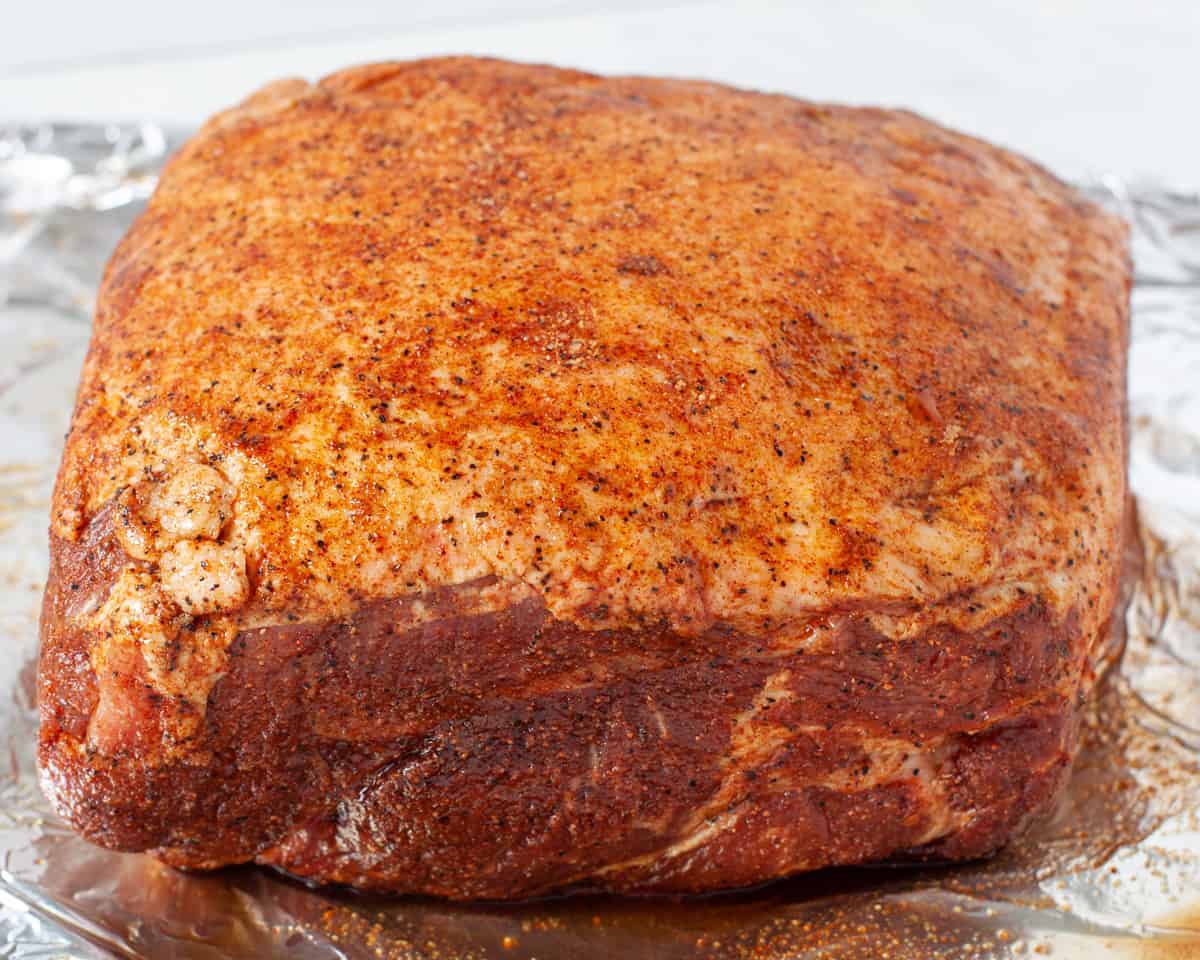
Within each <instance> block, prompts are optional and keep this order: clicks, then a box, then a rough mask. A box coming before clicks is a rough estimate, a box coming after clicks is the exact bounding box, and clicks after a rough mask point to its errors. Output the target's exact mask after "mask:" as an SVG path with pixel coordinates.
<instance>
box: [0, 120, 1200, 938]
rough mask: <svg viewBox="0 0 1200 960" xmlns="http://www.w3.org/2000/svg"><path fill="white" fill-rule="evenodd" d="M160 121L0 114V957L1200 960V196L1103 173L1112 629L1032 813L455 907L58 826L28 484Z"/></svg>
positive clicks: (39, 534)
mask: <svg viewBox="0 0 1200 960" xmlns="http://www.w3.org/2000/svg"><path fill="white" fill-rule="evenodd" d="M177 139H178V138H177V137H175V136H173V135H172V134H170V133H167V132H164V131H162V130H160V129H158V128H157V127H153V126H150V125H140V126H68V125H42V126H37V125H33V126H30V125H27V126H21V127H12V128H4V127H0V344H2V346H3V350H2V351H0V438H2V439H3V443H2V444H0V598H2V599H0V633H2V634H3V636H2V637H0V957H12V958H23V960H32V958H50V957H55V958H88V960H92V958H101V957H110V956H121V957H159V956H170V957H179V958H217V957H231V956H235V957H236V956H245V957H264V958H265V957H282V956H288V957H299V958H313V960H317V958H335V957H336V958H360V957H361V958H376V957H397V958H410V957H411V958H439V957H441V958H452V957H453V958H485V957H503V958H513V960H517V958H534V957H536V958H539V960H553V958H558V957H564V958H566V957H569V958H572V960H587V958H599V957H628V958H637V957H654V958H685V957H688V958H690V957H730V958H738V957H746V958H750V957H754V958H758V960H783V958H796V960H804V958H816V957H821V958H847V960H849V958H860V957H861V958H883V957H895V958H921V957H962V956H973V957H980V958H987V957H997V958H1002V957H1029V956H1040V955H1048V956H1053V957H1059V958H1069V957H1087V958H1088V960H1093V958H1097V957H1106V958H1107V957H1113V958H1117V957H1129V958H1134V957H1136V958H1179V960H1182V958H1185V957H1197V956H1200V196H1198V195H1195V194H1188V193H1180V192H1174V191H1172V190H1170V189H1169V188H1166V187H1163V186H1159V185H1155V184H1150V183H1132V184H1131V183H1124V182H1121V181H1118V180H1115V179H1114V180H1105V181H1102V182H1099V183H1096V184H1093V185H1089V186H1088V188H1087V189H1088V192H1089V193H1090V194H1091V196H1092V197H1093V198H1094V199H1096V200H1097V201H1098V202H1100V203H1103V204H1104V205H1106V206H1108V207H1110V208H1111V209H1114V210H1116V211H1117V212H1118V213H1120V214H1121V215H1122V216H1123V217H1124V218H1125V219H1126V220H1127V221H1128V222H1129V223H1130V225H1131V227H1132V229H1133V249H1134V260H1135V265H1136V284H1135V289H1134V292H1133V331H1132V347H1131V352H1130V358H1129V366H1130V369H1129V373H1130V415H1131V418H1130V424H1131V437H1132V452H1131V464H1130V469H1131V479H1132V484H1133V489H1134V493H1135V495H1136V498H1137V521H1136V524H1137V528H1138V534H1139V536H1138V538H1137V539H1136V541H1135V542H1133V543H1132V544H1131V552H1132V553H1133V554H1134V557H1133V559H1134V561H1135V563H1134V564H1133V567H1134V568H1135V569H1137V570H1138V573H1137V575H1136V576H1135V577H1133V578H1132V579H1131V582H1130V588H1131V600H1130V604H1129V607H1128V613H1127V617H1126V623H1125V627H1126V634H1127V639H1126V652H1125V656H1124V658H1123V660H1122V661H1121V662H1120V664H1119V665H1118V666H1117V667H1116V668H1114V670H1113V671H1112V672H1111V674H1110V676H1109V680H1108V682H1107V683H1106V685H1105V686H1104V688H1103V690H1102V692H1101V693H1100V695H1099V697H1098V698H1097V699H1096V702H1095V704H1094V705H1093V706H1092V708H1091V709H1090V710H1089V712H1088V714H1087V717H1086V720H1085V735H1084V743H1083V748H1082V750H1081V752H1080V755H1079V758H1078V761H1077V762H1076V765H1075V770H1074V774H1073V777H1072V780H1071V784H1070V787H1069V788H1068V790H1067V792H1066V795H1065V796H1064V798H1063V801H1062V804H1061V805H1060V808H1059V809H1058V811H1057V813H1056V814H1055V815H1054V816H1053V817H1052V818H1050V819H1049V820H1047V821H1046V822H1044V823H1041V824H1039V825H1038V826H1037V827H1035V828H1034V830H1033V831H1032V832H1031V833H1030V834H1028V835H1027V836H1025V837H1024V838H1022V839H1021V840H1019V841H1018V842H1016V843H1015V844H1014V845H1012V846H1011V847H1009V848H1008V849H1006V850H1004V851H1003V852H1002V853H1000V854H999V855H998V856H997V857H995V858H994V859H992V860H989V861H987V862H984V863H976V864H967V865H963V866H955V867H943V868H925V869H911V868H884V867H877V868H862V869H846V870H833V871H824V872H822V873H819V874H816V875H812V876H802V877H799V878H796V879H794V880H791V881H788V882H784V883H780V884H775V885H773V886H770V887H767V888H763V889H760V890H757V891H749V892H740V893H735V894H730V895H725V896H719V897H712V898H709V899H703V900H693V901H685V902H673V901H665V900H624V901H622V900H615V899H602V898H575V899H565V900H555V901H543V902H540V903H530V904H523V905H518V906H497V905H487V904H480V905H474V906H463V905H451V904H444V903H439V902H433V901H423V900H411V899H410V900H384V899H376V898H368V897H360V896H354V895H350V894H331V893H322V892H318V891H314V890H310V889H308V888H305V887H302V886H299V885H297V884H295V883H292V882H290V881H288V880H286V879H283V878H281V877H278V876H276V875H274V874H271V873H267V872H264V871H260V870H255V869H249V868H247V869H238V870H230V871H223V872H220V873H217V874H213V875H187V874H182V873H178V872H175V871H173V870H171V869H169V868H166V867H163V866H162V865H161V864H159V863H157V862H156V861H154V860H152V859H150V858H148V857H143V856H139V855H132V854H118V853H112V852H109V851H105V850H101V849H99V848H97V847H93V846H91V845H90V844H88V843H86V842H85V841H83V840H81V839H79V838H78V837H76V836H75V835H74V834H73V833H71V832H70V831H69V830H67V829H66V828H65V827H64V826H63V825H62V823H61V822H60V821H59V820H58V819H57V818H56V817H55V816H54V815H53V813H52V812H51V811H50V809H49V807H48V806H47V804H46V802H45V800H44V799H43V798H42V795H41V793H40V791H39V789H38V785H37V777H36V770H35V767H34V743H35V732H36V717H35V712H34V682H33V681H34V676H33V666H32V658H33V656H34V653H35V649H36V636H37V630H36V622H37V609H38V604H39V600H40V591H41V586H42V583H43V580H44V577H45V572H46V533H45V531H46V524H47V520H46V516H47V508H48V501H49V495H50V489H51V486H52V484H53V480H54V472H55V470H56V468H57V464H58V456H59V449H60V445H61V438H62V435H63V431H64V430H65V427H66V424H67V418H68V416H69V413H70V405H71V402H72V399H73V396H74V390H75V383H76V378H77V374H78V369H79V365H80V363H81V361H82V358H83V352H84V349H85V347H86V342H87V336H88V326H87V322H86V321H87V318H88V316H89V315H90V312H91V305H92V301H93V298H94V292H95V287H96V284H97V281H98V278H99V276H100V272H101V270H102V268H103V264H104V261H105V260H106V258H107V257H108V255H109V253H110V251H111V249H112V246H113V244H114V243H115V242H116V240H117V238H118V237H119V236H120V235H121V233H123V232H124V230H125V229H126V227H127V226H128V224H129V222H130V221H131V220H132V218H133V216H134V215H136V213H137V211H138V209H140V206H141V204H142V203H143V202H144V200H145V198H146V197H147V196H148V195H149V192H150V191H151V190H152V189H153V185H154V180H155V174H156V172H157V170H158V168H159V167H160V166H161V164H162V162H163V160H164V158H165V157H166V156H167V154H168V153H169V151H170V148H171V146H172V145H173V144H174V143H175V142H176V141H177Z"/></svg>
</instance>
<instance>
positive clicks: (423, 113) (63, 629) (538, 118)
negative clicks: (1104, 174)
mask: <svg viewBox="0 0 1200 960" xmlns="http://www.w3.org/2000/svg"><path fill="white" fill-rule="evenodd" d="M1129 283H1130V271H1129V264H1128V257H1127V252H1126V237H1125V231H1124V228H1123V226H1122V225H1121V224H1120V223H1119V222H1118V221H1116V220H1115V219H1113V218H1112V217H1110V216H1109V215H1107V214H1105V213H1103V212H1102V211H1100V210H1099V209H1097V208H1096V207H1094V206H1093V205H1091V204H1089V203H1088V202H1086V201H1085V200H1084V199H1083V198H1081V197H1080V196H1079V195H1078V194H1077V193H1075V192H1074V191H1073V190H1072V189H1070V188H1069V187H1067V186H1066V185H1064V184H1062V183H1060V182H1059V181H1057V180H1055V179H1054V178H1053V177H1052V176H1050V175H1049V174H1048V173H1046V172H1045V171H1044V170H1042V169H1041V168H1039V167H1037V166H1036V165H1034V164H1032V163H1030V162H1029V161H1026V160H1024V159H1022V158H1020V157H1017V156H1015V155H1013V154H1011V153H1008V152H1006V151H1003V150H1000V149H998V148H996V147H992V146H989V145H987V144H984V143H982V142H980V141H977V140H973V139H970V138H968V137H964V136H962V135H959V134H956V133H953V132H951V131H947V130H945V129H943V128H940V127H938V126H936V125H933V124H931V123H929V122H927V121H925V120H922V119H921V118H919V117H916V116H914V115H911V114H907V113H903V112H897V111H887V110H877V109H861V108H846V107H835V106H826V105H818V104H810V103H805V102H802V101H797V100H794V99H791V98H788V97H782V96H769V95H765V94H758V93H750V92H745V91H740V90H735V89H731V88H728V87H723V86H718V85H714V84H708V83H702V82H697V81H677V80H661V79H646V78H603V77H597V76H592V75H589V74H584V73H579V72H575V71H566V70H558V69H554V68H550V67H537V66H525V65H518V64H512V63H506V62H502V61H493V60H478V59H471V58H450V59H439V60H428V61H418V62H412V63H392V64H380V65H374V66H368V67H360V68H354V69H351V70H347V71H344V72H342V73H339V74H335V75H333V76H331V77H328V78H326V79H325V80H323V81H321V82H320V83H318V84H315V85H312V84H308V83H305V82H303V81H285V82H282V83H278V84H274V85H272V86H271V87H268V88H266V89H265V90H263V91H260V92H259V93H258V94H256V95H255V96H253V97H251V98H250V99H249V100H248V101H246V102H245V103H244V104H242V105H240V106H239V107H236V108H234V109H232V110H230V111H228V112H226V113H224V114H221V115H218V116H217V117H215V118H213V119H212V120H211V121H209V123H208V124H207V125H206V126H205V127H204V128H203V129H202V130H201V132H200V133H199V134H198V135H197V136H196V137H195V138H194V139H193V140H192V141H191V142H190V143H189V144H187V145H186V146H185V147H184V148H183V150H182V151H181V152H180V154H179V155H178V156H177V157H176V158H175V159H174V160H173V161H172V162H171V164H170V165H169V166H168V168H167V170H166V171H165V173H164V176H163V178H162V180H161V183H160V185H159V188H158V190H157V191H156V193H155V195H154V197H153V198H152V200H151V202H150V204H149V207H148V209H147V210H146V212H145V213H144V214H143V215H142V216H141V218H140V219H139V220H138V221H137V223H136V224H135V225H134V227H133V228H132V229H131V231H130V233H129V234H128V235H127V236H126V238H125V239H124V240H123V241H122V243H121V245H120V247H119V248H118V250H117V252H116V254H115V256H114V258H113V261H112V263H111V264H110V266H109V269H108V272H107V274H106V277H105V281H104V284H103V288H102V291H101V295H100V298H99V302H98V306H97V315H96V326H95V333H94V336H93V341H92V345H91V349H90V351H89V354H88V358H87V361H86V363H85V366H84V370H83V374H82V379H81V384H80V388H79V395H78V400H77V406H76V411H75V415H74V418H73V421H72V426H71V431H70V434H69V436H68V438H67V445H66V450H65V453H64V458H63V464H62V468H61V471H60V474H59V480H58V484H57V486H56V490H55V495H54V502H53V508H52V518H51V546H52V572H51V578H50V582H49V584H48V587H47V593H46V601H45V607H44V613H43V620H42V634H43V647H42V658H41V670H40V704H41V712H42V721H43V722H42V733H41V747H40V759H41V764H42V772H43V782H44V785H45V787H46V789H47V792H48V794H49V795H50V796H51V798H52V799H53V800H54V802H55V804H56V806H57V807H58V809H59V810H60V811H62V812H63V813H64V814H65V815H66V816H67V818H68V819H69V820H70V821H71V822H72V824H73V825H74V826H75V827H76V828H77V829H79V830H81V831H82V832H83V833H84V834H85V835H87V836H89V837H91V838H92V839H94V840H96V841H97V842H100V843H104V844H107V845H109V846H114V847H117V848H120V849H149V850H153V851H154V852H155V853H156V854H157V855H159V856H161V857H162V858H163V859H165V860H167V861H168V862H170V863H174V864H177V865H183V866H193V867H208V866H217V865H221V864H227V863H237V862H244V861H249V860H258V861H260V862H264V863H271V864H274V865H277V866H279V867H281V868H283V869H285V870H288V871H289V872H292V873H295V874H298V875H301V876H305V877H307V878H310V879H314V880H318V881H327V882H339V883H349V884H353V885H357V886H361V887H365V888H372V889H381V890H394V891H399V892H423V893H434V894H439V895H445V896H452V897H516V896H527V895H531V894H536V893H542V892H546V891H549V890H555V889H560V888H565V887H592V888H596V887H598V888H606V889H616V890H668V891H689V890H707V889H714V888H719V887H728V886H737V885H741V884H747V883H754V882H759V881H762V880H765V879H770V878H772V877H776V876H783V875H786V874H789V873H794V872H797V871H800V870H807V869H813V868H816V867H820V866H823V865H827V864H832V863H855V862H864V861H871V860H879V859H885V858H889V857H896V856H903V857H910V858H911V857H918V858H919V857H935V858H943V859H944V858H961V857H972V856H978V855H980V854H983V853H986V852H989V851H991V850H994V849H996V848H997V847H998V846H1000V845H1001V844H1002V843H1003V842H1004V841H1005V840H1006V839H1007V838H1008V837H1009V836H1011V835H1012V834H1013V832H1014V831H1016V830H1019V829H1020V828H1021V827H1022V826H1023V825H1024V824H1025V823H1026V822H1027V821H1028V820H1029V818H1030V817H1031V816H1034V815H1036V814H1037V813H1039V812H1040V811H1043V810H1045V809H1046V808H1047V806H1048V805H1049V804H1050V803H1051V802H1052V800H1053V797H1054V795H1055V792H1056V790H1057V788H1058V787H1059V786H1060V785H1061V782H1062V780H1063V778H1064V777H1065V775H1066V772H1067V770H1068V768H1069V763H1070V757H1071V753H1072V750H1073V747H1074V742H1075V733H1076V726H1077V722H1078V713H1079V709H1080V705H1081V703H1082V702H1083V698H1084V697H1085V696H1086V694H1087V692H1088V690H1089V689H1090V688H1091V686H1092V684H1093V683H1094V681H1095V673H1096V668H1097V662H1098V660H1099V659H1100V657H1101V655H1102V653H1103V650H1104V648H1105V645H1106V644H1107V638H1108V637H1109V627H1110V624H1111V622H1112V619H1113V616H1114V605H1115V603H1116V597H1117V577H1118V562H1119V558H1120V555H1121V550H1120V542H1121V530H1122V521H1123V516H1124V509H1125V501H1126V496H1127V491H1126V484H1125V459H1126V453H1125V413H1124V410H1125V383H1124V370H1125V355H1126V351H1127V339H1128V338H1127V325H1128V295H1129Z"/></svg>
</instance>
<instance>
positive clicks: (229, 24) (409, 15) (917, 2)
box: [0, 0, 1200, 187]
mask: <svg viewBox="0 0 1200 960" xmlns="http://www.w3.org/2000/svg"><path fill="white" fill-rule="evenodd" d="M451 52H470V53H491V54H496V55H500V56H507V57H512V58H515V59H524V60H538V61H548V62H553V63H559V64H564V65H570V66H580V67H584V68H590V69H595V70H599V71H604V72H637V73H650V74H679V75H691V76H705V77H710V78H714V79H719V80H725V81H729V82H732V83H737V84H742V85H745V86H751V87H758V88H763V89H770V90H778V91H785V92H789V93H793V94H796V95H798V96H803V97H807V98H812V99H825V100H839V101H847V102H859V103H877V104H885V105H899V106H907V107H910V108H913V109H916V110H918V111H920V112H922V113H925V114H927V115H929V116H931V117H933V118H935V119H937V120H940V121H942V122H945V123H948V124H951V125H953V126H956V127H959V128H961V129H965V130H967V131H969V132H972V133H975V134H978V135H981V136H984V137H987V138H989V139H992V140H995V141H998V142H1000V143H1003V144H1005V145H1008V146H1011V147H1014V148H1016V149H1018V150H1021V151H1022V152H1024V153H1027V154H1029V155H1031V156H1033V157H1035V158H1037V159H1039V160H1041V161H1042V162H1044V163H1046V164H1047V165H1049V166H1050V167H1052V168H1053V169H1055V170H1056V171H1057V172H1059V173H1060V174H1062V175H1063V176H1066V177H1072V178H1077V179H1078V178H1087V177H1094V176H1097V175H1100V174H1104V173H1116V174H1118V175H1121V176H1125V177H1135V178H1136V177H1139V176H1150V177H1155V178H1158V179H1160V180H1165V181H1167V182H1169V183H1171V184H1174V185H1178V186H1180V187H1200V0H1161V2H1160V0H1140V2H1139V0H1092V2H1085V0H1045V2H1041V3H1037V2H1033V0H1009V2H1002V3H977V2H972V0H914V2H908V3H903V2H891V3H889V2H883V0H875V2H867V3H852V2H819V3H818V2H810V3H800V4H784V3H770V2H766V0H756V2H746V3H713V2H678V3H667V2H661V0H660V2H647V3H636V2H630V0H594V2H587V0H576V2H567V0H510V2H506V3H492V4H489V3H484V2H480V0H434V2H429V0H427V2H423V3H415V4H413V3H410V4H405V3H402V2H391V3H386V2H380V0H374V2H373V0H291V2H288V3H285V4H284V3H281V4H270V5H267V4H259V5H255V4H253V3H250V2H247V0H242V2H238V0H188V2H176V0H108V2H106V0H89V2H78V0H74V2H69V3H65V4H64V3H53V2H49V0H2V2H0V121H3V120H5V119H31V118H42V117H58V118H66V117H71V118H143V117H148V118H154V119H161V120H167V121H173V122H182V123H185V124H189V125H193V124H195V123H198V122H199V121H200V120H201V119H203V118H204V117H205V116H206V115H208V114H209V113H212V112H213V111H214V110H217V109H219V108H221V107H223V106H226V105H228V104H230V103H232V102H234V101H236V100H238V99H240V98H241V97H242V96H244V95H245V94H246V93H247V92H249V91H250V90H251V89H253V88H254V87H256V86H258V85H259V84H262V83H264V82H266V81H268V80H271V79H274V78H276V77H279V76H284V75H294V74H300V75H303V76H310V77H312V76H317V75H320V74H321V73H324V72H327V71H330V70H333V69H336V68H338V67H342V66H345V65H348V64H351V63H354V62H361V61H364V60H373V59H387V58H407V57H416V56H426V55H432V54H440V53H451Z"/></svg>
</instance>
